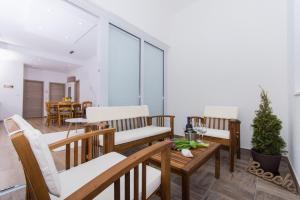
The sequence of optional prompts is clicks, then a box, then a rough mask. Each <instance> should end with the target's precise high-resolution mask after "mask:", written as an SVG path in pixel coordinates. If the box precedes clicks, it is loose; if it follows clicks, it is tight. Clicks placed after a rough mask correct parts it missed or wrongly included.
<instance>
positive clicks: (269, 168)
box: [251, 149, 281, 176]
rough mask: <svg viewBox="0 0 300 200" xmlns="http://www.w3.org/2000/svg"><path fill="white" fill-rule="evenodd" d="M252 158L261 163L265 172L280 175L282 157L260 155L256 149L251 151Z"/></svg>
mask: <svg viewBox="0 0 300 200" xmlns="http://www.w3.org/2000/svg"><path fill="white" fill-rule="evenodd" d="M251 154H252V158H253V160H254V161H256V162H259V163H260V166H261V168H262V169H263V170H264V171H265V172H271V173H273V174H274V175H275V176H276V175H279V171H278V169H279V165H280V161H281V155H267V154H263V153H258V152H257V151H255V149H251Z"/></svg>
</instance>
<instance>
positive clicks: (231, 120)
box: [229, 119, 241, 124]
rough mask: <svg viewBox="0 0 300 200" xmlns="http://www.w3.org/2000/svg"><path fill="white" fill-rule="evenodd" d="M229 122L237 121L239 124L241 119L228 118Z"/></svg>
mask: <svg viewBox="0 0 300 200" xmlns="http://www.w3.org/2000/svg"><path fill="white" fill-rule="evenodd" d="M229 123H238V124H240V123H241V121H240V120H238V119H230V120H229Z"/></svg>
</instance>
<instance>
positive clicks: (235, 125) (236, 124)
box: [189, 116, 241, 172]
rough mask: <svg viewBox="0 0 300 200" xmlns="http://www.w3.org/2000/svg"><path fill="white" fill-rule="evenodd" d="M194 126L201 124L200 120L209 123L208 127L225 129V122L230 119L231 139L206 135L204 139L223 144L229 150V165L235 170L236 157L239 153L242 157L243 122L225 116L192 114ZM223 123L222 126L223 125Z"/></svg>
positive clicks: (238, 156)
mask: <svg viewBox="0 0 300 200" xmlns="http://www.w3.org/2000/svg"><path fill="white" fill-rule="evenodd" d="M189 118H190V119H191V120H192V122H193V125H194V126H199V124H200V122H201V123H204V124H208V128H213V129H220V130H225V128H226V126H225V123H226V121H228V130H229V132H230V136H229V139H224V138H217V137H211V136H207V135H204V140H208V141H212V142H217V143H219V144H222V145H223V146H224V147H226V148H228V150H229V166H230V171H231V172H233V171H234V157H235V153H237V158H238V159H240V158H241V147H240V124H241V122H240V121H239V120H236V119H223V118H210V117H199V116H191V117H189ZM221 125H222V126H221Z"/></svg>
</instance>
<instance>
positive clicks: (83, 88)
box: [69, 56, 102, 106]
mask: <svg viewBox="0 0 300 200" xmlns="http://www.w3.org/2000/svg"><path fill="white" fill-rule="evenodd" d="M69 76H76V80H80V102H83V101H92V102H93V105H94V106H99V105H102V103H101V89H100V71H99V67H98V60H97V56H95V57H93V58H91V59H89V60H87V61H86V62H85V63H84V66H83V67H80V68H78V69H75V70H73V71H71V72H70V73H69Z"/></svg>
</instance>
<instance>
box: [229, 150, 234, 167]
mask: <svg viewBox="0 0 300 200" xmlns="http://www.w3.org/2000/svg"><path fill="white" fill-rule="evenodd" d="M234 153H235V152H234V146H230V147H229V167H230V172H233V171H234Z"/></svg>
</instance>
